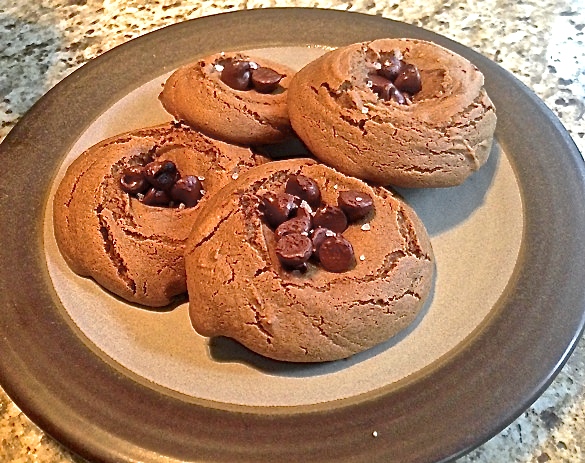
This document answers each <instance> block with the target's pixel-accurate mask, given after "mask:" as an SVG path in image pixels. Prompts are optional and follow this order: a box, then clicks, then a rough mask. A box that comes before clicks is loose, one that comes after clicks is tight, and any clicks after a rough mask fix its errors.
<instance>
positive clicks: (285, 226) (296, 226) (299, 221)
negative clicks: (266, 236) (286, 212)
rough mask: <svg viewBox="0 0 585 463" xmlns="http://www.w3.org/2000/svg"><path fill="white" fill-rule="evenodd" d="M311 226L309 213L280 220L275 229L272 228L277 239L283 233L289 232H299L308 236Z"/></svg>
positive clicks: (288, 233) (287, 233)
mask: <svg viewBox="0 0 585 463" xmlns="http://www.w3.org/2000/svg"><path fill="white" fill-rule="evenodd" d="M299 210H302V209H299ZM312 227H313V223H312V220H311V216H310V215H309V214H300V215H297V216H296V217H293V218H292V219H289V220H287V221H285V222H282V223H281V224H280V225H279V226H278V227H276V230H274V236H276V239H277V240H278V239H280V238H282V237H283V236H284V235H290V234H291V233H301V234H305V235H307V236H308V235H309V231H310V230H311V228H312Z"/></svg>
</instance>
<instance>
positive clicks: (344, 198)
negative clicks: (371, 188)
mask: <svg viewBox="0 0 585 463" xmlns="http://www.w3.org/2000/svg"><path fill="white" fill-rule="evenodd" d="M337 204H338V205H339V207H340V208H341V210H342V211H343V212H345V215H347V218H348V219H349V221H350V222H355V221H356V220H360V219H363V218H364V217H365V216H367V215H368V214H369V213H370V212H371V211H372V210H374V201H373V200H372V197H371V196H370V195H369V194H367V193H363V192H360V191H356V190H349V191H342V192H340V193H339V197H338V198H337Z"/></svg>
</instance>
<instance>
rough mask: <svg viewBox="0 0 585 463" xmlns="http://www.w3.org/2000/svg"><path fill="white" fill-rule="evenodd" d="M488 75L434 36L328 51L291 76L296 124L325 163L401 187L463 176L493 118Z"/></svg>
mask: <svg viewBox="0 0 585 463" xmlns="http://www.w3.org/2000/svg"><path fill="white" fill-rule="evenodd" d="M483 80H484V79H483V74H482V73H481V72H480V71H479V70H478V69H477V68H476V67H475V66H474V65H473V64H471V63H470V62H469V61H467V60H466V59H465V58H463V57H461V56H459V55H457V54H455V53H453V52H451V51H449V50H446V49H445V48H442V47H440V46H438V45H435V44H433V43H430V42H424V41H421V40H414V39H381V40H375V41H373V42H365V43H358V44H353V45H350V46H346V47H343V48H339V49H337V50H333V51H331V52H328V53H326V54H325V55H323V56H322V57H320V58H318V59H317V60H315V61H313V62H311V63H309V64H308V65H307V66H305V67H304V68H303V69H301V70H300V71H299V72H298V73H297V74H296V75H295V77H294V79H293V81H292V82H291V85H290V88H289V92H288V96H289V97H288V106H289V114H290V119H291V124H292V127H293V129H294V130H295V131H296V133H297V134H298V135H299V137H300V138H301V139H302V140H303V141H304V142H305V144H306V145H307V146H308V147H309V149H310V150H311V151H312V152H313V154H314V155H315V156H316V157H317V158H318V159H320V160H321V161H323V162H325V163H326V164H329V165H331V166H333V167H335V168H337V169H339V170H340V171H342V172H344V173H346V174H348V175H353V176H356V177H358V178H361V179H365V180H369V181H371V182H374V183H377V184H381V185H387V184H392V185H396V186H403V187H446V186H453V185H458V184H460V183H462V182H463V181H464V180H465V179H466V178H467V177H468V176H469V175H470V174H471V173H472V172H474V171H476V170H477V169H479V167H481V166H482V165H483V164H484V163H485V162H486V160H487V158H488V156H489V152H490V149H491V145H492V139H493V134H494V130H495V126H496V115H495V110H494V106H493V104H492V102H491V101H490V99H489V97H488V95H487V94H486V91H485V89H484V87H483Z"/></svg>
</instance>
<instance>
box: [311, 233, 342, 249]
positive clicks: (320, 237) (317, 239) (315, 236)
mask: <svg viewBox="0 0 585 463" xmlns="http://www.w3.org/2000/svg"><path fill="white" fill-rule="evenodd" d="M335 235H336V233H335V232H334V231H331V230H329V229H328V228H323V227H317V228H315V229H314V230H313V231H311V234H310V237H311V241H313V252H314V253H316V252H317V250H318V249H319V246H321V243H323V241H324V240H325V238H328V237H329V236H335Z"/></svg>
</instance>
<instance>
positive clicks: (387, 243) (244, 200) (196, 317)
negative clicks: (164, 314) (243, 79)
mask: <svg viewBox="0 0 585 463" xmlns="http://www.w3.org/2000/svg"><path fill="white" fill-rule="evenodd" d="M299 176H301V177H299ZM299 178H302V179H304V181H302V182H297V183H301V184H305V185H306V184H307V183H310V182H314V183H315V184H316V185H317V186H318V189H319V192H320V199H319V200H316V201H315V203H313V204H314V206H313V207H312V209H313V213H312V214H310V215H311V216H312V223H313V226H314V227H316V225H317V222H318V220H319V219H318V215H323V214H324V213H323V211H324V210H334V209H335V208H336V206H337V205H338V202H339V201H340V197H341V196H342V194H344V192H353V193H350V194H349V196H350V197H351V198H350V200H349V201H347V200H346V201H345V203H340V204H342V205H343V207H346V206H347V204H348V203H351V202H352V201H353V202H355V201H358V202H360V201H363V202H366V203H367V202H368V201H369V200H370V199H371V204H370V206H369V208H366V207H362V208H361V209H360V208H358V209H360V210H361V212H363V213H356V214H352V213H349V214H347V216H348V224H347V228H346V229H344V226H343V225H341V227H340V228H339V229H338V232H337V233H335V232H331V231H329V232H327V231H325V232H324V233H322V234H321V235H322V236H321V237H320V238H319V237H318V236H317V235H319V234H320V233H319V232H315V231H314V230H312V231H309V232H306V229H305V233H303V231H300V232H299V233H298V234H295V233H294V232H291V234H288V235H286V234H284V235H282V236H280V237H279V236H278V235H279V233H281V231H280V230H281V228H283V227H284V228H286V227H285V226H284V225H282V224H281V225H280V226H279V225H278V223H280V220H278V215H279V214H278V211H283V210H286V207H288V206H286V204H289V201H288V200H284V199H283V198H285V199H286V198H287V193H286V192H287V191H288V192H289V193H288V194H289V195H291V196H294V198H295V199H293V201H292V202H293V203H294V204H296V206H295V205H293V206H292V210H293V212H292V214H289V216H291V217H292V218H290V219H289V220H287V221H285V222H284V224H286V223H289V222H294V221H297V220H301V221H302V220H304V218H306V216H307V214H306V213H307V212H308V210H309V209H308V207H307V204H308V202H310V199H308V198H303V197H302V196H301V199H302V201H300V202H299V200H298V197H297V196H296V193H295V191H296V189H295V188H290V184H289V182H293V180H291V179H297V180H298V179H299ZM307 179H309V180H308V181H307ZM293 186H294V185H293ZM310 189H311V188H309V187H301V190H302V191H309V190H310ZM315 196H316V195H313V197H315ZM275 198H276V199H275ZM357 198H360V199H357ZM317 203H319V204H320V205H319V206H316V205H315V204H317ZM272 206H276V209H275V210H272V209H271V207H272ZM365 206H367V204H366V205H365ZM295 208H296V211H294V209H295ZM350 209H351V208H350ZM358 212H359V211H358ZM364 214H365V215H364ZM284 215H287V214H286V213H285V214H284ZM333 215H335V214H332V216H333ZM281 220H282V219H281ZM338 223H339V222H338V221H337V220H336V219H330V218H329V219H327V220H325V222H319V225H320V226H331V228H335V227H336V226H337V224H338ZM328 224H329V225H328ZM289 228H295V227H294V226H292V225H290V226H289ZM321 230H322V229H321ZM340 230H344V231H340ZM323 235H324V236H323ZM333 235H335V236H333ZM290 236H293V238H292V239H290V240H289V239H288V237H290ZM308 238H311V239H310V241H311V244H312V245H313V246H314V247H315V249H314V250H313V249H311V250H309V254H311V253H312V252H313V251H314V253H313V254H312V256H311V257H310V258H309V260H308V261H307V260H305V261H304V263H305V264H304V265H297V263H298V262H297V263H295V262H294V258H297V257H298V256H299V255H300V254H303V258H306V256H304V253H305V251H306V248H305V247H304V246H305V245H306V240H307V239H308ZM342 238H343V239H345V241H347V242H349V243H350V245H351V248H352V249H353V259H350V260H349V261H348V260H347V256H348V255H347V253H346V252H345V251H346V250H347V249H348V248H347V246H346V245H343V246H341V247H339V246H337V244H336V242H337V241H338V240H341V241H342ZM328 239H329V241H328ZM320 240H321V241H320ZM319 241H320V242H319ZM291 242H292V244H291ZM282 243H284V245H282ZM299 243H300V244H301V245H302V252H297V251H298V250H299V249H298V247H297V244H299ZM326 243H328V245H327V247H326ZM324 247H325V249H324ZM282 248H284V250H283V249H282ZM332 249H333V250H332ZM291 251H293V252H291ZM283 254H284V255H285V257H287V259H288V258H290V257H291V255H292V257H293V261H288V260H283ZM350 257H351V256H350ZM433 259H434V258H433V253H432V248H431V244H430V241H429V238H428V236H427V233H426V230H425V228H424V226H423V224H422V223H421V222H420V220H419V219H418V217H417V216H416V214H415V213H414V211H413V210H412V209H411V208H410V207H409V206H408V205H407V204H405V203H404V202H403V201H402V200H400V199H399V198H398V197H396V196H394V195H393V194H392V193H391V192H389V191H388V190H386V189H384V188H382V187H371V186H368V185H367V184H365V183H364V182H362V181H360V180H358V179H355V178H351V177H348V176H345V175H343V174H341V173H339V172H338V171H336V170H334V169H332V168H330V167H327V166H325V165H323V164H319V163H316V162H315V161H312V160H310V159H294V160H284V161H275V162H272V163H268V164H265V165H262V166H259V167H256V168H254V169H250V170H249V171H248V172H246V173H245V174H244V175H243V176H241V177H240V178H239V179H238V180H237V181H236V182H234V183H233V184H230V185H228V186H226V187H225V188H224V189H222V191H221V192H219V193H218V194H217V195H216V196H215V197H213V198H211V199H210V200H209V201H208V202H207V203H206V207H205V208H204V209H203V210H202V211H201V215H200V216H199V220H198V221H197V223H196V224H195V226H194V228H193V232H192V234H191V236H190V237H189V239H188V241H187V247H186V251H185V265H186V271H187V286H188V291H189V301H190V302H189V304H190V305H189V313H190V317H191V321H192V324H193V327H194V328H195V330H196V331H197V332H198V333H199V334H201V335H203V336H210V337H211V336H227V337H231V338H234V339H236V340H237V341H239V342H240V343H242V344H243V345H245V346H246V347H248V348H249V349H251V350H253V351H255V352H257V353H259V354H261V355H263V356H266V357H269V358H273V359H277V360H283V361H293V362H321V361H329V360H336V359H341V358H346V357H349V356H351V355H353V354H356V353H358V352H361V351H364V350H366V349H368V348H370V347H372V346H375V345H376V344H379V343H381V342H382V341H384V340H386V339H388V338H390V337H392V336H393V335H395V334H396V333H398V332H400V331H401V330H403V329H404V328H405V327H407V326H408V325H409V324H410V323H411V322H412V321H413V320H414V319H415V317H416V316H417V314H418V313H419V311H420V309H421V308H422V306H423V304H424V301H425V298H426V297H427V296H428V294H429V292H430V288H431V286H432V277H433V273H434V260H433ZM291 262H292V266H289V264H291ZM340 262H342V264H341V265H340Z"/></svg>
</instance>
